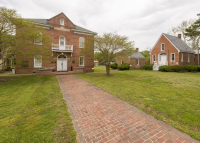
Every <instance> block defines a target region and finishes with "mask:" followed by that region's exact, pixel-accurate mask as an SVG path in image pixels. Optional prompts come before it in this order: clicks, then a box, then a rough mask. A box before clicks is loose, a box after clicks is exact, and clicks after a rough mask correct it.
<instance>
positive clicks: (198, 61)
mask: <svg viewBox="0 0 200 143" xmlns="http://www.w3.org/2000/svg"><path fill="white" fill-rule="evenodd" d="M197 53H198V54H197V59H198V66H199V47H198V48H197Z"/></svg>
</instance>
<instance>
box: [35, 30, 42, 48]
mask: <svg viewBox="0 0 200 143" xmlns="http://www.w3.org/2000/svg"><path fill="white" fill-rule="evenodd" d="M40 35H41V37H38V39H39V38H40V39H41V42H40V43H38V42H37V40H36V38H34V44H35V45H42V33H41V32H40Z"/></svg>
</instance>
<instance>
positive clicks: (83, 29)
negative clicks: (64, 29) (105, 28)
mask: <svg viewBox="0 0 200 143" xmlns="http://www.w3.org/2000/svg"><path fill="white" fill-rule="evenodd" d="M72 30H74V31H80V32H84V33H91V34H97V33H96V32H93V31H90V30H87V29H85V28H83V27H80V26H78V25H76V28H75V29H72Z"/></svg>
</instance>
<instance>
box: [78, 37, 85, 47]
mask: <svg viewBox="0 0 200 143" xmlns="http://www.w3.org/2000/svg"><path fill="white" fill-rule="evenodd" d="M79 48H84V38H83V37H80V38H79Z"/></svg>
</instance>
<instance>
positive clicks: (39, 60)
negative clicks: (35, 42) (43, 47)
mask: <svg viewBox="0 0 200 143" xmlns="http://www.w3.org/2000/svg"><path fill="white" fill-rule="evenodd" d="M34 67H35V68H41V67H42V56H41V55H35V56H34Z"/></svg>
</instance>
